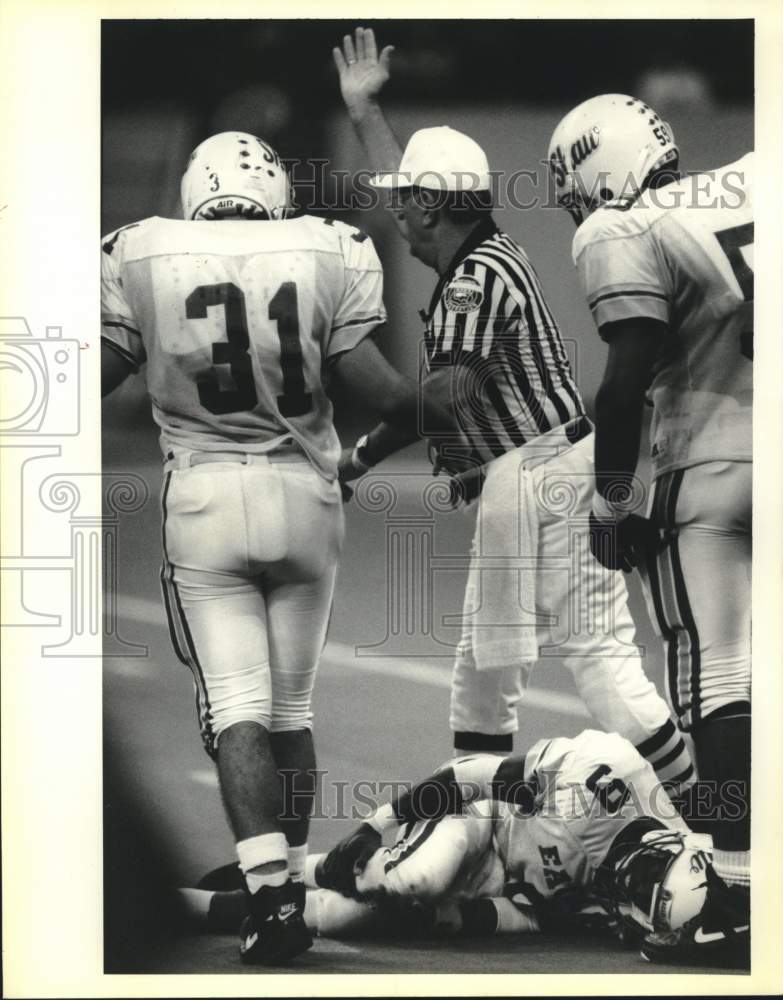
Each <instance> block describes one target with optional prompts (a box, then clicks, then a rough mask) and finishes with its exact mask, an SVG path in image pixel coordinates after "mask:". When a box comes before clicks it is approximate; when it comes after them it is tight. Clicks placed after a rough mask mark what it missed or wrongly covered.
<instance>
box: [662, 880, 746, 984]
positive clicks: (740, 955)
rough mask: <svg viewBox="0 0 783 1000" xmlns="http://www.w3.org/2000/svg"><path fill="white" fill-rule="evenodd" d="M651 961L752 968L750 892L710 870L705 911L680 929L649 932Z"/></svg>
mask: <svg viewBox="0 0 783 1000" xmlns="http://www.w3.org/2000/svg"><path fill="white" fill-rule="evenodd" d="M642 958H645V959H647V961H648V962H666V963H672V964H678V965H682V964H689V965H707V966H716V967H720V968H729V969H749V968H750V892H749V891H748V890H747V889H745V888H742V887H740V886H728V885H726V883H725V882H724V881H723V879H721V878H719V877H718V876H717V875H716V874H715V873H714V871H712V870H711V869H708V876H707V898H706V901H705V903H704V908H703V909H702V911H701V913H700V914H699V915H698V916H697V917H695V918H694V919H693V920H691V921H689V922H688V923H687V924H685V926H684V927H681V928H680V929H679V930H677V931H669V932H661V933H658V934H648V935H647V937H646V938H645V939H644V943H643V945H642Z"/></svg>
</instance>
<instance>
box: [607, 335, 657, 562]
mask: <svg viewBox="0 0 783 1000" xmlns="http://www.w3.org/2000/svg"><path fill="white" fill-rule="evenodd" d="M666 330H667V328H666V325H665V324H664V323H661V322H659V321H658V320H654V319H649V318H642V317H639V318H638V319H632V320H621V321H618V322H615V323H606V324H604V325H603V326H602V327H601V336H602V337H603V339H604V340H606V341H608V342H609V357H608V359H607V363H606V370H605V371H604V377H603V380H602V382H601V386H600V388H599V389H598V393H597V395H596V400H595V409H596V431H595V478H596V488H597V496H596V501H595V503H594V508H593V513H592V515H591V521H590V548H591V550H592V552H593V555H594V556H595V557H596V558H597V559H598V560H599V562H601V563H602V564H603V565H604V566H607V567H609V568H611V569H622V570H625V571H629V570H630V569H631V568H632V567H633V566H634V565H635V564H636V563H637V562H639V561H640V559H641V558H642V551H643V549H644V547H645V545H646V543H647V541H648V539H649V538H650V537H651V530H650V526H649V523H648V521H647V520H646V518H643V517H640V516H639V515H638V514H633V513H631V514H627V513H625V512H624V511H623V510H622V502H623V501H624V500H625V499H626V498H627V497H630V495H631V492H632V480H633V474H634V471H635V469H636V463H637V461H638V459H639V443H640V440H641V433H642V418H643V412H644V400H645V393H646V392H647V389H648V387H649V385H650V381H651V379H652V374H653V366H654V364H655V361H656V359H657V357H658V354H659V351H660V345H661V344H662V343H665V338H666Z"/></svg>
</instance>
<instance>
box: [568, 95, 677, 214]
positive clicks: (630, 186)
mask: <svg viewBox="0 0 783 1000" xmlns="http://www.w3.org/2000/svg"><path fill="white" fill-rule="evenodd" d="M679 157H680V152H679V150H678V148H677V146H676V144H675V142H674V135H673V133H672V130H671V127H670V126H669V125H668V124H667V123H666V122H665V121H663V120H662V119H661V117H660V115H658V114H656V112H655V111H653V109H652V108H651V107H649V105H647V104H645V103H644V101H641V100H639V99H638V98H636V97H629V96H628V95H627V94H602V95H601V96H600V97H592V98H591V99H590V100H589V101H585V102H584V103H582V104H580V105H578V106H577V107H576V108H574V109H573V110H572V111H570V112H569V113H568V114H567V115H566V116H565V118H563V120H562V121H561V122H560V124H559V125H558V126H557V128H556V129H555V131H554V132H553V134H552V138H551V140H550V142H549V153H548V158H549V169H550V170H551V172H552V177H553V179H554V183H555V193H556V197H557V203H558V205H560V206H561V207H562V208H565V209H567V211H568V212H569V213H570V214H571V216H572V217H573V219H574V221H575V222H576V223H577V225H579V224H580V223H582V222H583V221H584V219H585V218H586V217H587V216H588V215H589V214H590V213H591V212H593V211H594V210H595V209H596V208H598V207H599V206H600V205H602V204H604V203H605V202H608V201H613V200H615V199H616V198H633V197H635V196H637V195H638V194H639V192H640V191H643V190H644V188H645V186H646V185H647V184H648V183H649V180H650V177H651V175H653V174H655V173H656V172H657V171H659V170H660V169H661V168H662V167H664V166H666V167H667V168H668V170H669V171H671V172H673V171H676V169H677V164H678V162H679Z"/></svg>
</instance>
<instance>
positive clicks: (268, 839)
mask: <svg viewBox="0 0 783 1000" xmlns="http://www.w3.org/2000/svg"><path fill="white" fill-rule="evenodd" d="M237 857H238V858H239V867H240V868H241V869H242V873H243V874H244V876H245V881H246V882H247V887H248V889H249V891H250V892H251V894H252V893H256V892H258V890H259V889H260V888H261V887H262V886H264V885H284V884H285V882H287V881H288V842H287V841H286V839H285V836H284V834H282V833H261V834H259V835H258V836H257V837H248V838H247V840H240V841H238V843H237ZM281 862H282V864H281ZM270 868H271V869H272V870H271V871H270V870H269V869H270Z"/></svg>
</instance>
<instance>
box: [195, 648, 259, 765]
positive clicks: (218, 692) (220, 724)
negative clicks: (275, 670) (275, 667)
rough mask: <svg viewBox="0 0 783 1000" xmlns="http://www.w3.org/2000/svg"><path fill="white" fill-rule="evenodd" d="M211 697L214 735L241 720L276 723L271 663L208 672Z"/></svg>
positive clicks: (206, 678)
mask: <svg viewBox="0 0 783 1000" xmlns="http://www.w3.org/2000/svg"><path fill="white" fill-rule="evenodd" d="M204 680H205V686H206V691H207V696H208V699H209V716H210V729H211V739H212V740H213V741H214V746H215V747H216V746H217V742H218V740H219V738H220V734H221V733H222V732H223V731H224V730H225V729H228V727H229V726H234V725H236V724H237V723H238V722H257V723H258V724H259V725H260V726H263V727H264V728H265V729H270V728H271V724H272V683H271V678H270V674H269V664H268V663H255V664H253V665H252V666H249V667H242V668H241V669H239V670H234V671H232V672H230V673H229V672H223V673H221V674H212V675H208V674H205V675H204Z"/></svg>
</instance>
